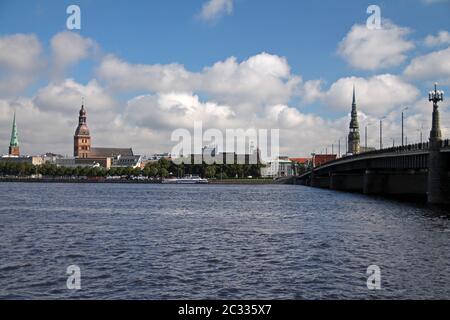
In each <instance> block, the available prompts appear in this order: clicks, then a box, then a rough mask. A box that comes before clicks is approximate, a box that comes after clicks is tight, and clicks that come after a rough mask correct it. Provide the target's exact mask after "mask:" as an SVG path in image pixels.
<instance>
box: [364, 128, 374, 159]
mask: <svg viewBox="0 0 450 320" xmlns="http://www.w3.org/2000/svg"><path fill="white" fill-rule="evenodd" d="M371 125H372V123H370V122H369V123H367V124H366V130H365V137H364V140H365V147H366V150H365V152H367V148H368V146H367V128H368V127H370V126H371Z"/></svg>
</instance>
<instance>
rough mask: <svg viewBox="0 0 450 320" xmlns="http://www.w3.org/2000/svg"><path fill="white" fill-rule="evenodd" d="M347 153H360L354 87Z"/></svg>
mask: <svg viewBox="0 0 450 320" xmlns="http://www.w3.org/2000/svg"><path fill="white" fill-rule="evenodd" d="M348 153H349V154H358V153H360V135H359V124H358V111H357V109H356V94H355V86H353V102H352V113H351V120H350V132H349V134H348Z"/></svg>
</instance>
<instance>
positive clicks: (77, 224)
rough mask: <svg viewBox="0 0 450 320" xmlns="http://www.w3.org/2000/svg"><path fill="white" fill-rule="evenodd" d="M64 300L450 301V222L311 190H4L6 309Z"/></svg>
mask: <svg viewBox="0 0 450 320" xmlns="http://www.w3.org/2000/svg"><path fill="white" fill-rule="evenodd" d="M70 265H76V266H78V267H79V268H80V272H81V277H80V279H81V289H80V290H69V289H68V288H67V284H66V282H67V278H68V277H69V275H68V274H67V273H66V272H67V267H68V266H70ZM370 265H377V266H378V267H379V268H380V270H381V289H380V290H374V291H371V290H369V289H368V288H367V284H366V283H367V277H368V276H367V275H366V270H367V268H368V266H370ZM53 298H57V299H59V298H73V299H80V298H81V299H386V298H400V299H426V298H429V299H450V219H449V215H448V213H447V212H446V211H445V210H444V209H436V208H430V207H427V206H425V205H418V204H411V203H403V202H397V201H393V200H386V199H382V198H372V197H367V196H364V195H358V194H348V193H340V192H335V191H329V190H319V189H311V188H307V187H302V186H274V185H263V186H239V185H204V186H200V185H199V186H196V185H191V186H179V185H140V184H44V183H36V184H26V183H0V299H53Z"/></svg>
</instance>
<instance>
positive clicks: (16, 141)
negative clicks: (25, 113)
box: [9, 111, 19, 147]
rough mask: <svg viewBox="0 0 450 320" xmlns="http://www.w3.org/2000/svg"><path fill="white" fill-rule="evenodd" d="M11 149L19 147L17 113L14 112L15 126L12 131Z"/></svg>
mask: <svg viewBox="0 0 450 320" xmlns="http://www.w3.org/2000/svg"><path fill="white" fill-rule="evenodd" d="M9 145H10V146H11V147H17V146H19V138H18V135H17V124H16V112H15V111H14V118H13V126H12V131H11V142H10V143H9Z"/></svg>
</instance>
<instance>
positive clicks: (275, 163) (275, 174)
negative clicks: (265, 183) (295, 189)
mask: <svg viewBox="0 0 450 320" xmlns="http://www.w3.org/2000/svg"><path fill="white" fill-rule="evenodd" d="M293 175H295V168H294V163H293V162H292V161H291V160H290V159H289V157H284V156H280V157H278V158H276V159H274V160H271V161H268V162H267V163H265V166H264V167H262V168H261V176H262V177H263V178H274V179H275V178H281V177H291V176H293Z"/></svg>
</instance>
